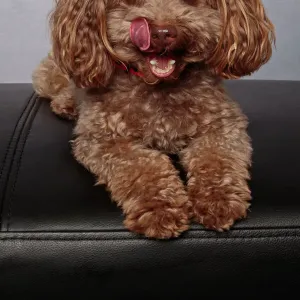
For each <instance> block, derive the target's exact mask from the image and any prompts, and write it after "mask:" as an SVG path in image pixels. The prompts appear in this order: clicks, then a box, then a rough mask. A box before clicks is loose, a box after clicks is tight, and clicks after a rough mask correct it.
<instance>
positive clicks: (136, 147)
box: [33, 0, 272, 238]
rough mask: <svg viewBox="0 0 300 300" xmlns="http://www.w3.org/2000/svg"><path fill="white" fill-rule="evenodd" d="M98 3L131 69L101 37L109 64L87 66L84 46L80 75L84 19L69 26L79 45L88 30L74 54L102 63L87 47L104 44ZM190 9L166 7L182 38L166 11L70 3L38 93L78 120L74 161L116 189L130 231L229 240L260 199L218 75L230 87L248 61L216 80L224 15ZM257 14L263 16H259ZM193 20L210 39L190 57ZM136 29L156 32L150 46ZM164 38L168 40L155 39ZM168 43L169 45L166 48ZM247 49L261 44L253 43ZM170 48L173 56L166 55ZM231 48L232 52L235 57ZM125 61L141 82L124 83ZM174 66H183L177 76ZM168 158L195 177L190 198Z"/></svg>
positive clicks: (153, 6)
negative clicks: (202, 231) (192, 223)
mask: <svg viewBox="0 0 300 300" xmlns="http://www.w3.org/2000/svg"><path fill="white" fill-rule="evenodd" d="M96 1H98V3H97V4H96V5H97V6H98V5H100V6H101V5H104V7H105V8H106V12H105V15H106V17H107V24H108V25H107V26H108V29H107V32H108V40H109V42H110V44H111V45H112V46H111V47H112V48H111V49H110V50H109V51H113V57H114V58H118V57H122V59H120V60H119V59H113V60H111V58H110V57H107V56H108V55H109V54H108V53H107V51H108V50H107V47H108V48H110V46H107V45H106V44H107V41H106V38H103V37H102V44H99V47H100V48H101V47H104V46H103V45H105V46H106V50H105V51H104V50H103V49H100V55H101V57H100V58H99V57H96V58H95V59H96V61H93V60H92V58H90V57H87V56H86V54H87V52H88V51H87V50H86V49H85V48H84V47H83V46H82V45H81V47H79V46H78V44H76V46H75V48H76V47H77V48H78V49H77V58H76V59H77V61H81V60H82V61H85V62H84V65H82V66H81V67H80V66H79V65H75V66H74V64H75V62H76V59H75V58H74V57H73V59H74V61H71V57H68V55H69V56H70V55H71V52H70V49H71V47H70V43H71V41H72V40H73V41H74V40H75V39H76V37H74V36H73V37H69V36H68V34H67V31H66V30H67V29H66V28H67V27H66V24H67V21H66V20H67V18H66V16H64V12H65V13H66V14H72V13H73V14H74V15H76V14H75V13H74V12H77V15H76V17H75V20H76V21H75V22H74V21H73V22H72V23H71V24H72V26H73V27H72V28H74V27H76V30H75V34H78V35H80V34H79V33H78V32H80V30H79V28H80V26H81V25H82V24H85V27H86V28H83V29H85V34H84V35H83V38H82V40H81V41H79V40H78V41H77V43H81V44H83V45H84V43H85V42H86V44H87V45H89V46H90V47H91V48H92V49H93V53H94V52H97V51H96V50H95V49H96V48H93V47H94V44H92V38H91V37H90V36H88V34H90V35H91V34H92V33H93V34H95V33H94V32H93V31H92V29H91V27H93V26H90V25H91V24H90V23H93V17H94V18H96V17H95V16H92V14H93V13H95V10H89V9H91V8H92V7H93V6H94V5H95V2H96ZM226 1H227V2H235V1H234V0H226ZM128 2H130V3H128ZM186 2H189V3H188V4H187V3H186ZM186 2H185V1H181V0H174V1H165V3H164V7H165V8H166V9H169V13H170V12H171V15H172V12H173V14H175V17H174V19H176V22H177V23H178V24H177V25H176V27H174V26H173V25H170V24H172V20H173V19H171V20H170V17H168V19H166V15H165V14H164V13H163V12H162V11H161V7H160V6H161V5H160V4H159V3H161V1H157V0H152V1H137V0H135V1H112V0H111V2H108V3H110V4H108V3H106V1H103V0H101V1H100V0H89V1H86V2H85V3H86V6H85V7H83V8H81V7H79V6H78V7H77V8H76V5H78V4H80V3H81V4H82V2H81V1H80V0H69V4H62V3H63V1H61V2H60V1H58V3H57V7H56V10H55V13H54V15H53V20H52V24H53V30H54V34H53V37H54V54H50V55H49V56H48V57H47V58H46V59H45V60H44V61H43V62H42V63H41V65H40V66H39V68H38V69H37V70H36V72H35V73H34V80H33V82H34V86H35V89H36V91H37V92H38V93H39V94H40V95H41V96H44V97H48V98H51V99H52V102H51V106H52V108H53V110H54V111H55V112H56V113H57V114H59V115H62V116H64V117H67V118H71V119H73V118H76V119H77V122H76V127H75V135H76V138H75V140H74V141H73V143H72V144H73V153H74V156H75V158H76V159H77V160H78V161H79V162H80V163H81V164H83V165H84V166H85V167H86V168H87V169H89V170H90V171H91V172H92V173H93V174H94V175H96V177H97V183H99V184H105V185H106V186H107V187H108V189H109V191H110V192H111V194H112V198H113V199H114V200H115V201H116V202H117V204H118V205H119V206H120V207H122V209H123V211H124V213H125V215H126V219H125V225H126V226H127V228H129V229H130V230H133V231H135V232H138V233H142V234H145V235H146V236H148V237H155V238H170V237H177V236H178V235H179V234H180V233H181V232H183V231H185V230H186V229H187V228H188V223H189V220H190V219H191V218H194V219H195V220H196V221H197V222H200V223H202V224H204V225H205V226H206V227H207V228H210V229H215V230H224V229H229V228H230V226H231V225H233V223H234V221H236V220H238V219H240V218H243V217H245V216H246V213H247V209H248V207H249V200H250V199H251V196H250V191H249V188H248V185H247V180H248V179H249V178H250V176H249V171H248V168H249V166H250V164H251V151H252V149H251V144H250V139H249V137H248V135H247V118H246V117H245V116H244V115H243V113H242V112H241V110H240V108H239V106H238V105H237V104H236V103H235V102H234V101H232V100H231V99H229V97H228V96H227V94H226V92H225V90H224V89H223V87H222V80H221V75H220V73H223V76H225V73H226V72H227V75H228V76H229V77H235V76H241V75H242V74H240V73H247V72H246V70H243V68H245V66H243V65H242V62H243V61H242V59H241V61H238V63H237V64H236V66H237V67H236V68H234V65H230V66H228V64H225V65H223V68H222V69H220V70H219V73H218V72H217V69H218V68H220V65H222V60H221V61H220V60H218V59H217V61H218V63H217V64H216V65H214V66H213V67H212V65H209V64H207V63H206V61H208V60H209V58H211V56H208V53H209V51H212V45H213V41H214V42H215V40H216V39H218V37H219V39H220V35H221V31H220V24H221V21H220V16H219V10H218V8H219V9H220V7H219V6H218V5H216V4H214V3H215V1H214V0H203V1H201V0H199V1H186ZM250 2H251V1H250ZM255 2H256V1H255ZM223 4H224V2H223ZM252 4H253V3H252ZM82 5H83V4H82ZM224 5H225V4H224ZM226 5H228V4H226ZM250 6H251V4H250ZM250 6H249V9H250ZM245 7H248V6H247V5H245ZM245 7H244V8H245ZM93 8H94V9H95V7H93ZM97 8H98V9H99V10H101V9H103V7H97ZM223 8H224V7H223ZM145 9H147V10H145ZM251 9H252V8H251ZM82 10H83V11H82ZM252 10H253V9H252ZM257 11H258V12H259V13H260V14H261V6H259V7H258V8H257ZM87 12H88V13H89V14H90V15H89V18H90V19H89V20H85V21H84V18H83V19H82V20H81V22H82V23H80V14H82V13H87ZM176 12H178V15H176ZM197 13H198V14H199V13H200V17H199V16H198V15H197ZM252 13H253V11H252ZM156 14H157V15H156ZM62 16H64V17H65V19H63V17H62ZM155 16H157V19H155ZM102 17H103V15H102ZM141 17H142V19H141ZM252 17H253V16H252ZM91 18H92V19H91ZM180 18H182V20H181V19H180ZM189 18H191V19H189ZM193 18H194V19H193ZM263 18H264V21H263V26H265V27H264V28H262V29H261V28H260V29H259V30H260V32H259V33H257V38H258V37H259V38H260V39H259V41H258V42H262V43H265V45H264V46H265V47H267V50H266V49H263V48H261V50H260V51H259V50H257V49H256V50H255V51H256V52H257V53H256V54H260V55H265V57H261V58H260V59H259V60H258V61H257V62H256V63H254V62H255V60H256V59H258V58H255V57H254V55H253V52H252V53H250V56H249V57H250V58H249V57H247V58H246V59H248V66H249V68H248V69H251V71H254V70H255V69H257V68H258V67H259V66H258V65H261V64H263V63H264V62H265V61H266V60H268V58H269V57H267V56H268V55H269V54H266V53H265V52H264V51H265V50H266V52H269V51H270V43H271V40H269V37H267V38H265V39H263V40H262V35H261V34H262V31H263V30H266V31H268V32H269V31H270V32H271V31H272V30H271V29H272V28H271V25H270V23H268V21H267V20H266V19H265V16H263ZM136 19H137V20H138V21H137V22H136V24H135V23H134V22H135V20H136ZM91 20H92V21H91ZM118 20H119V25H118V27H117V26H116V23H118ZM150 20H151V21H150ZM157 20H159V21H157ZM183 20H185V22H186V20H187V23H183ZM191 21H194V22H195V24H194V27H196V28H197V30H200V31H201V34H203V36H204V37H205V39H203V40H201V37H200V38H199V39H200V41H199V43H198V44H195V43H191V44H190V47H192V50H193V51H190V50H187V49H186V45H185V44H184V43H187V41H189V39H188V38H190V35H191V33H189V27H188V26H187V24H189V26H193V25H191V24H190V23H189V22H191ZM252 21H253V20H252ZM122 22H123V23H122ZM255 22H256V21H255ZM264 22H265V23H264ZM165 23H167V24H168V25H167V27H166V25H164V24H165ZM74 24H75V25H74ZM88 24H89V26H88ZM130 24H131V26H132V27H131V28H130ZM132 24H133V25H132ZM148 24H149V25H148ZM266 24H269V26H270V27H267V25H266ZM250 25H251V20H250V21H248V22H247V26H248V27H249V26H250ZM102 26H103V25H102ZM134 26H136V27H137V29H138V30H136V32H139V31H141V30H144V31H145V26H146V29H147V26H149V28H150V29H149V31H150V32H151V33H152V35H151V37H150V36H149V40H147V32H146V33H145V34H146V38H145V37H143V36H139V35H138V33H136V35H134V34H135V27H134ZM142 26H144V27H142ZM164 26H165V27H164ZM197 26H198V27H197ZM157 28H159V30H157ZM161 28H163V30H160V29H161ZM174 28H175V29H174ZM102 29H103V28H101V29H99V31H102ZM248 29H249V28H248ZM69 30H71V28H69ZM88 30H90V32H88ZM194 30H195V29H194ZM197 30H196V32H197ZM129 31H130V32H131V34H132V36H131V40H130V37H129ZM200 31H199V32H200ZM132 32H133V33H132ZM153 32H155V35H154V34H153ZM162 32H169V33H168V35H163V39H162V40H161V39H160V40H157V36H159V38H161V34H162ZM193 34H194V33H193ZM86 35H87V36H86ZM233 35H234V36H235V35H236V32H235V33H234V34H233ZM169 40H170V41H171V42H170V44H168V45H167V44H165V43H167V42H169ZM88 41H89V42H88ZM267 41H268V43H267ZM64 43H67V46H66V45H65V46H64ZM248 43H253V41H252V40H251V39H248ZM162 45H163V46H165V47H163V48H162V49H161V47H162ZM82 47H83V48H84V49H82ZM147 47H148V48H147ZM236 47H238V46H237V45H236ZM248 47H250V44H249V45H248ZM259 47H260V46H259ZM136 48H140V49H136ZM229 49H231V50H230V51H233V50H232V49H233V48H232V47H229ZM78 50H80V51H81V52H82V53H81V52H80V51H78ZM98 50H99V49H98ZM162 50H163V51H162ZM103 51H104V52H103ZM109 51H108V52H109ZM255 51H254V52H255ZM165 52H168V53H171V54H165ZM72 53H73V54H74V53H76V49H75V50H74V49H72ZM147 53H150V54H147ZM156 53H157V54H156ZM195 53H196V54H195ZM149 55H150V57H151V58H149V59H148V57H149ZM156 55H160V56H156ZM180 55H181V56H180ZM240 55H245V53H241V54H240ZM251 55H252V61H251ZM199 56H200V57H199ZM229 56H230V54H228V55H227V58H228V57H229ZM145 57H146V58H145ZM153 57H154V58H153ZM208 57H209V58H208ZM224 57H225V56H224ZM104 59H107V61H103V60H104ZM145 60H146V61H147V60H148V64H146V63H145ZM237 60H238V59H237ZM102 61H103V64H105V67H106V70H105V68H103V70H102V68H100V69H101V70H100V71H99V70H98V69H99V67H97V64H101V62H102ZM119 61H121V63H119ZM124 61H125V62H126V65H132V66H134V68H135V69H137V70H138V71H139V73H138V72H133V71H132V72H125V71H124V68H123V67H122V66H123V65H124ZM149 61H150V63H149ZM174 62H176V64H175V67H173V66H172V64H174ZM239 63H240V65H239ZM251 63H252V64H253V65H251ZM72 64H73V66H71V65H72ZM95 66H96V67H95ZM160 66H164V68H161V69H160ZM88 67H89V68H88ZM95 68H96V71H95ZM97 68H98V69H97ZM252 69H253V70H252ZM166 70H169V71H166ZM225 71H226V72H225ZM248 71H249V70H248ZM167 72H168V74H167ZM170 72H171V74H169V73H170ZM235 73H236V75H235ZM84 74H85V75H84ZM95 81H98V84H97V83H96V82H95ZM169 153H172V154H177V155H178V156H179V158H180V161H181V163H182V165H183V167H184V168H185V170H186V172H187V175H188V182H187V187H185V186H184V184H183V183H182V182H181V180H180V178H179V176H178V172H177V170H176V169H175V167H174V166H173V165H172V163H171V161H170V159H169V157H168V156H167V154H169Z"/></svg>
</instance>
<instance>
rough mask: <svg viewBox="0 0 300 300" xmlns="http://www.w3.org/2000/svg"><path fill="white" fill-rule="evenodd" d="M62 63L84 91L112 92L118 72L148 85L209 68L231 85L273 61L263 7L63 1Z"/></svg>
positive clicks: (56, 41)
mask: <svg viewBox="0 0 300 300" xmlns="http://www.w3.org/2000/svg"><path fill="white" fill-rule="evenodd" d="M51 30H52V40H53V53H54V57H55V59H56V61H57V63H58V65H59V66H60V68H61V69H62V70H63V71H64V72H65V73H66V74H68V75H69V76H70V77H71V78H72V79H73V80H74V82H75V83H76V84H77V85H78V86H80V87H93V86H99V85H104V86H105V85H107V84H108V83H109V81H110V78H111V77H112V75H113V74H114V71H115V68H116V66H117V65H118V64H121V65H124V66H129V65H130V66H132V67H134V68H135V69H137V70H138V71H139V72H141V73H142V74H143V78H144V80H145V82H147V83H152V84H153V83H158V82H161V81H174V80H177V79H178V78H179V77H180V74H181V72H182V71H183V70H184V69H186V67H187V65H189V64H195V63H196V64H197V63H201V64H202V65H203V66H205V67H207V68H210V69H211V70H212V72H214V73H215V74H217V75H220V76H222V77H224V78H239V77H241V76H245V75H249V74H251V73H252V72H254V71H256V70H258V69H259V68H260V67H261V66H262V65H263V64H265V63H266V62H267V61H268V60H269V59H270V57H271V54H272V43H273V41H274V39H275V36H274V27H273V25H272V23H271V22H270V20H269V19H268V17H267V16H266V12H265V9H264V7H263V5H262V3H261V0H56V7H55V9H54V11H53V13H52V16H51Z"/></svg>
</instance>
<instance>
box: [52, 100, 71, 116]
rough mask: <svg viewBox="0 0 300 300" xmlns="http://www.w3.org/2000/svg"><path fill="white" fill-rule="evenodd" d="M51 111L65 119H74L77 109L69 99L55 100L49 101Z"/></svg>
mask: <svg viewBox="0 0 300 300" xmlns="http://www.w3.org/2000/svg"><path fill="white" fill-rule="evenodd" d="M50 106H51V109H52V111H53V112H54V113H55V114H57V115H58V116H60V117H61V118H64V119H67V120H75V119H76V118H77V111H76V108H75V106H74V104H73V103H72V102H71V101H70V103H64V104H61V103H58V102H56V101H52V102H51V105H50Z"/></svg>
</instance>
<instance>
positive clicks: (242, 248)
mask: <svg viewBox="0 0 300 300" xmlns="http://www.w3.org/2000/svg"><path fill="white" fill-rule="evenodd" d="M227 88H228V91H229V92H230V93H231V95H232V96H233V97H234V98H235V99H236V100H237V101H239V102H240V104H241V106H242V108H243V110H244V112H245V113H246V114H247V115H248V117H249V119H250V127H249V132H250V135H251V137H252V140H253V147H254V156H253V169H252V180H251V188H252V191H253V197H254V199H253V202H252V203H253V206H252V209H251V213H250V214H249V217H248V218H247V219H246V220H244V221H242V222H239V223H237V224H236V226H234V228H233V229H232V230H231V231H229V232H225V233H215V232H210V231H206V230H204V228H202V227H201V226H198V225H194V226H192V228H191V230H190V231H189V232H187V233H186V234H184V235H183V236H182V237H181V238H180V239H178V240H173V241H167V242H162V241H150V240H146V239H144V238H141V237H139V236H136V235H134V234H133V233H130V232H128V231H127V230H125V229H124V227H123V225H122V220H123V216H122V214H121V211H120V210H119V209H118V208H116V206H115V204H114V203H111V201H110V198H109V195H108V193H107V192H106V191H105V190H104V189H103V188H102V187H94V178H93V176H92V175H91V174H90V173H89V172H87V171H86V170H85V169H83V168H82V167H81V166H80V165H78V164H77V162H76V161H75V160H74V159H73V157H72V155H71V153H70V146H69V140H70V139H71V137H72V126H73V124H72V123H71V122H68V121H64V120H62V119H59V118H58V117H57V116H55V115H54V114H53V113H52V112H51V111H50V108H49V102H48V100H46V99H39V98H37V97H36V95H34V93H33V91H32V87H31V86H30V85H0V141H1V143H0V172H1V173H0V174H1V176H0V197H1V198H0V199H1V200H0V201H1V214H0V216H1V217H0V221H1V232H0V291H1V295H2V296H3V295H5V296H7V297H11V298H8V299H12V297H16V296H24V295H29V294H30V295H36V296H39V297H41V295H43V294H45V293H46V294H47V296H50V295H51V296H57V295H58V294H60V295H61V296H62V295H66V296H69V297H70V296H76V297H78V296H82V297H92V296H93V297H94V296H99V297H107V298H109V299H120V298H121V297H122V298H124V297H126V296H130V297H131V298H133V299H135V298H144V297H146V296H145V295H147V297H156V298H158V299H161V298H164V297H169V298H173V299H179V298H180V299H182V298H184V299H190V298H192V297H200V296H201V297H204V296H206V297H207V298H209V299H217V298H219V297H224V295H226V296H230V297H231V296H232V295H236V296H241V297H242V298H243V299H254V298H255V297H257V295H258V294H259V295H260V296H261V297H263V296H267V297H269V298H270V297H272V296H279V295H280V294H281V293H282V294H283V295H285V296H287V295H289V294H291V293H292V292H294V291H297V290H298V281H299V279H300V276H299V275H298V274H300V252H299V249H300V201H299V195H300V175H299V174H300V160H299V153H300V131H299V128H300V117H299V116H300V82H284V81H274V82H271V81H232V82H228V83H227Z"/></svg>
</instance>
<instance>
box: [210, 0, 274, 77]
mask: <svg viewBox="0 0 300 300" xmlns="http://www.w3.org/2000/svg"><path fill="white" fill-rule="evenodd" d="M206 2H207V3H208V4H209V5H210V6H211V7H212V8H214V9H217V10H219V12H220V14H221V17H222V20H223V26H222V33H221V37H220V40H219V43H218V45H217V47H216V49H215V50H214V52H213V55H212V56H211V58H210V59H209V60H208V65H210V66H211V67H212V68H214V69H216V71H217V72H218V73H219V74H221V75H222V76H223V77H225V78H239V77H242V76H245V75H250V74H251V73H253V72H254V71H256V70H258V69H259V68H260V67H261V66H262V65H263V64H265V63H267V62H268V61H269V59H270V58H271V55H272V45H273V43H274V42H275V33H274V26H273V24H272V23H271V21H270V20H269V18H268V17H267V15H266V12H265V8H264V6H263V4H262V2H261V0H206Z"/></svg>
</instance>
